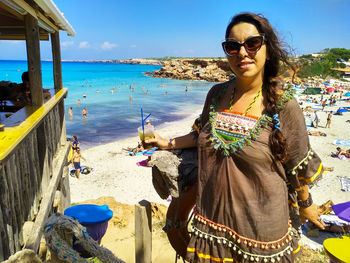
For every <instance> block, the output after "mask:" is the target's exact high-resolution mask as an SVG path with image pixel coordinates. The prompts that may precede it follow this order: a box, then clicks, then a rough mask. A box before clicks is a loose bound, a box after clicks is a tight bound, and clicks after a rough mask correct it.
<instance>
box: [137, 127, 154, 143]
mask: <svg viewBox="0 0 350 263" xmlns="http://www.w3.org/2000/svg"><path fill="white" fill-rule="evenodd" d="M137 130H138V132H139V136H140V139H141V142H142V146H143V148H144V149H151V148H153V147H154V145H153V143H145V140H148V139H153V138H154V127H153V126H152V125H145V126H144V132H143V130H142V127H139V128H138V129H137Z"/></svg>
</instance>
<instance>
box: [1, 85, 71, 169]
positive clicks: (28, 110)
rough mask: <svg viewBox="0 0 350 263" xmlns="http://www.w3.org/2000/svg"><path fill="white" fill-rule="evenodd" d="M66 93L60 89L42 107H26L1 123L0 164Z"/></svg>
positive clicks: (65, 90)
mask: <svg viewBox="0 0 350 263" xmlns="http://www.w3.org/2000/svg"><path fill="white" fill-rule="evenodd" d="M67 91H68V89H67V88H64V89H61V90H60V91H58V92H57V93H56V94H55V95H54V96H53V97H52V98H51V99H50V100H49V101H47V102H46V103H45V104H43V105H42V106H40V107H38V106H26V107H24V108H22V109H21V110H19V111H18V112H16V113H15V114H14V115H13V116H11V117H10V118H8V119H7V120H5V121H4V122H3V124H4V125H5V126H4V130H3V131H0V163H1V162H2V160H4V159H5V158H6V157H7V156H8V155H9V154H10V153H11V152H12V150H13V149H15V148H16V146H17V145H18V144H19V143H20V142H21V141H22V140H23V139H24V138H25V137H26V136H27V135H28V134H29V133H30V132H31V131H32V130H33V129H35V128H36V126H37V125H38V124H39V123H40V121H41V120H42V119H44V118H45V116H46V115H47V114H48V113H49V111H50V110H51V109H52V108H53V107H55V106H56V105H57V104H58V103H59V102H60V101H61V100H62V99H63V98H64V97H65V96H66V95H67Z"/></svg>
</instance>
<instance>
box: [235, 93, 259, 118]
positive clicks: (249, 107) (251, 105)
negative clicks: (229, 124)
mask: <svg viewBox="0 0 350 263" xmlns="http://www.w3.org/2000/svg"><path fill="white" fill-rule="evenodd" d="M261 92H262V87H261V88H260V89H259V91H258V93H257V94H256V95H255V97H254V99H253V100H252V102H251V103H250V104H249V106H248V108H247V109H246V110H245V112H244V113H243V116H246V115H247V113H248V111H250V109H251V108H252V107H253V105H254V103H255V102H256V100H257V99H258V98H259V96H260V94H261ZM234 95H235V89H234V88H233V89H232V95H231V99H230V111H232V106H233V98H234Z"/></svg>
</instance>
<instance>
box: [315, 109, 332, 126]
mask: <svg viewBox="0 0 350 263" xmlns="http://www.w3.org/2000/svg"><path fill="white" fill-rule="evenodd" d="M332 116H333V112H332V111H331V112H329V113H328V115H327V122H326V125H325V128H330V127H331V122H332ZM319 123H320V117H319V116H318V113H317V111H315V112H314V122H313V126H314V127H315V128H318V125H319Z"/></svg>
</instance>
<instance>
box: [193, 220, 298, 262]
mask: <svg viewBox="0 0 350 263" xmlns="http://www.w3.org/2000/svg"><path fill="white" fill-rule="evenodd" d="M191 230H192V233H193V234H194V235H195V236H198V237H200V238H205V239H209V241H210V242H214V241H216V243H217V245H221V244H222V245H223V246H226V247H228V248H230V249H232V251H233V252H234V253H236V254H237V255H238V256H241V257H243V258H244V259H248V258H249V260H250V261H256V262H258V261H260V260H263V261H264V262H268V261H270V262H275V261H276V260H277V261H280V260H281V258H282V257H283V256H284V255H285V253H287V254H289V255H290V253H291V252H293V248H292V247H291V246H290V245H288V244H287V245H286V247H285V248H284V249H283V250H281V251H279V252H277V253H274V254H271V255H261V254H253V253H249V252H247V251H244V250H242V249H241V248H240V247H238V245H236V244H235V243H234V242H232V241H230V240H228V239H226V238H225V237H217V236H214V235H211V234H209V233H205V232H203V231H201V230H199V229H198V228H196V227H195V226H194V225H192V229H191ZM290 231H291V230H290ZM194 249H195V248H194ZM190 250H191V248H190ZM190 250H187V251H189V252H192V251H190Z"/></svg>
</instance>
